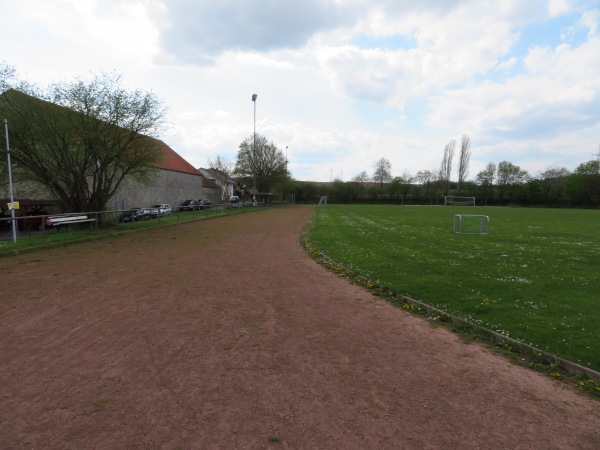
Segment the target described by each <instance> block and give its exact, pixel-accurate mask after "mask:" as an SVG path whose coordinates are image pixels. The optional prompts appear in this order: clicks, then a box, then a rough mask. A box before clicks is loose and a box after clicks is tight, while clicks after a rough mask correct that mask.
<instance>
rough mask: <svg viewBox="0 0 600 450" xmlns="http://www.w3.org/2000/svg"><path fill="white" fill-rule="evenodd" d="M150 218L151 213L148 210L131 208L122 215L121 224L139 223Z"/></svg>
mask: <svg viewBox="0 0 600 450" xmlns="http://www.w3.org/2000/svg"><path fill="white" fill-rule="evenodd" d="M150 218H151V215H150V211H149V210H148V209H147V208H131V209H128V210H127V211H125V212H124V213H123V214H122V215H121V222H137V221H139V220H148V219H150Z"/></svg>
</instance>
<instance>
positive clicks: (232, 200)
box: [229, 195, 240, 203]
mask: <svg viewBox="0 0 600 450" xmlns="http://www.w3.org/2000/svg"><path fill="white" fill-rule="evenodd" d="M239 202H240V198H239V197H238V196H237V195H232V196H231V197H229V203H239Z"/></svg>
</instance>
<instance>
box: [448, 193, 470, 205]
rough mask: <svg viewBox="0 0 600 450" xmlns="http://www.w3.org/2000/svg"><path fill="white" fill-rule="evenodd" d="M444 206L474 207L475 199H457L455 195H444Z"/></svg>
mask: <svg viewBox="0 0 600 450" xmlns="http://www.w3.org/2000/svg"><path fill="white" fill-rule="evenodd" d="M444 205H457V206H475V197H459V196H456V195H446V196H445V197H444Z"/></svg>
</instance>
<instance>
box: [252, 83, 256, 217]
mask: <svg viewBox="0 0 600 450" xmlns="http://www.w3.org/2000/svg"><path fill="white" fill-rule="evenodd" d="M256 97H257V95H256V94H252V103H254V144H253V145H252V172H253V175H254V185H253V187H252V206H256Z"/></svg>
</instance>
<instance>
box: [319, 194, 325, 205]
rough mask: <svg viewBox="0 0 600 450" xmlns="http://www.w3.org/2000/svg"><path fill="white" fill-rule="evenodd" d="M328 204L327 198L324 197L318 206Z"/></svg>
mask: <svg viewBox="0 0 600 450" xmlns="http://www.w3.org/2000/svg"><path fill="white" fill-rule="evenodd" d="M326 204H327V196H325V195H324V196H322V197H321V199H320V200H319V205H318V206H322V205H326Z"/></svg>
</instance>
